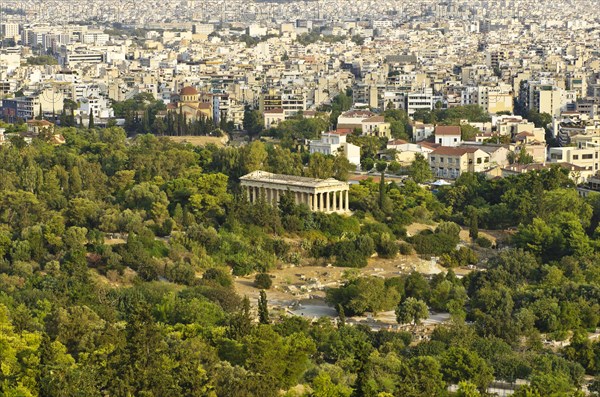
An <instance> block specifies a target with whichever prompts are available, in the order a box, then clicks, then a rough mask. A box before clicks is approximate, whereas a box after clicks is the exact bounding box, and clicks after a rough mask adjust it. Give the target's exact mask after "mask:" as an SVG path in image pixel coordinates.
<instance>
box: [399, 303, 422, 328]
mask: <svg viewBox="0 0 600 397" xmlns="http://www.w3.org/2000/svg"><path fill="white" fill-rule="evenodd" d="M428 316H429V309H428V308H427V304H426V303H425V302H423V301H422V300H419V299H415V298H413V297H409V298H406V299H405V300H404V301H402V302H401V303H400V304H399V305H398V307H397V308H396V321H398V324H413V325H415V326H417V325H419V324H420V323H421V320H423V319H425V318H427V317H428Z"/></svg>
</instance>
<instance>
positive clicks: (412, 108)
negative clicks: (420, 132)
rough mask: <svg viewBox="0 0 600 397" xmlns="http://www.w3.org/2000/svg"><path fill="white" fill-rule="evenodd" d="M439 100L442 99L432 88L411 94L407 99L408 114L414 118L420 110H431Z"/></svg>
mask: <svg viewBox="0 0 600 397" xmlns="http://www.w3.org/2000/svg"><path fill="white" fill-rule="evenodd" d="M438 100H441V98H440V97H437V96H435V95H434V94H433V89H432V88H424V89H422V90H419V91H416V92H411V93H409V94H408V95H407V97H406V113H408V115H409V116H411V117H412V116H413V115H414V114H415V112H416V111H417V110H419V109H422V110H431V109H433V108H434V106H435V103H436V102H437V101H438Z"/></svg>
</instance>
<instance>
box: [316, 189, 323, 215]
mask: <svg viewBox="0 0 600 397" xmlns="http://www.w3.org/2000/svg"><path fill="white" fill-rule="evenodd" d="M322 201H323V198H322V194H321V193H317V211H322V210H323V209H322V207H323V204H322Z"/></svg>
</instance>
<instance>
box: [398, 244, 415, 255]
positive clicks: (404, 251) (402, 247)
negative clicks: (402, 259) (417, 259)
mask: <svg viewBox="0 0 600 397" xmlns="http://www.w3.org/2000/svg"><path fill="white" fill-rule="evenodd" d="M398 251H399V252H400V254H401V255H412V254H413V253H414V252H415V249H414V248H413V246H412V245H410V244H408V243H405V242H401V243H400V244H398Z"/></svg>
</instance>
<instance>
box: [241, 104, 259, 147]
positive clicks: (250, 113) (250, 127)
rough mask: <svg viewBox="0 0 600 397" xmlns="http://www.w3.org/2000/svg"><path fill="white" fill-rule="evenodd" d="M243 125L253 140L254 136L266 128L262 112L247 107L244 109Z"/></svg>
mask: <svg viewBox="0 0 600 397" xmlns="http://www.w3.org/2000/svg"><path fill="white" fill-rule="evenodd" d="M243 126H244V129H245V130H246V132H247V133H248V138H249V139H250V140H252V139H253V138H254V137H256V136H258V135H259V134H260V133H261V132H262V130H263V128H264V122H263V117H262V114H261V113H260V112H259V111H258V110H253V109H251V108H250V107H246V109H245V110H244V120H243Z"/></svg>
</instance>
